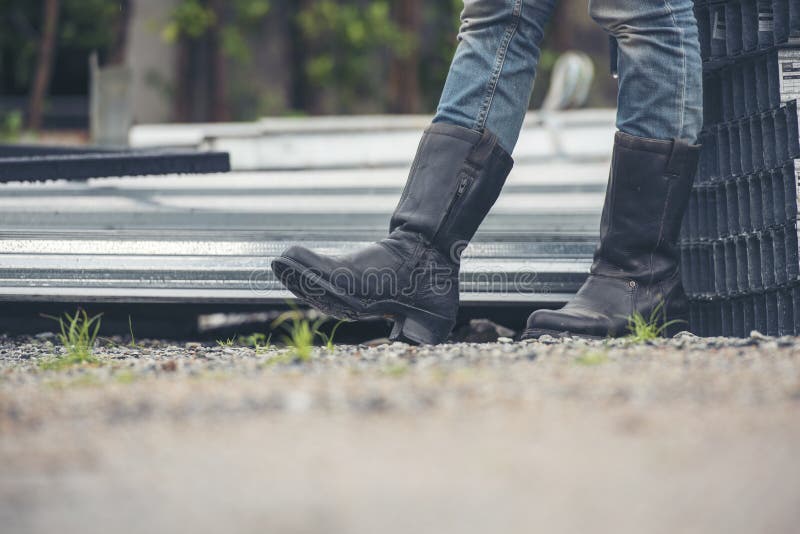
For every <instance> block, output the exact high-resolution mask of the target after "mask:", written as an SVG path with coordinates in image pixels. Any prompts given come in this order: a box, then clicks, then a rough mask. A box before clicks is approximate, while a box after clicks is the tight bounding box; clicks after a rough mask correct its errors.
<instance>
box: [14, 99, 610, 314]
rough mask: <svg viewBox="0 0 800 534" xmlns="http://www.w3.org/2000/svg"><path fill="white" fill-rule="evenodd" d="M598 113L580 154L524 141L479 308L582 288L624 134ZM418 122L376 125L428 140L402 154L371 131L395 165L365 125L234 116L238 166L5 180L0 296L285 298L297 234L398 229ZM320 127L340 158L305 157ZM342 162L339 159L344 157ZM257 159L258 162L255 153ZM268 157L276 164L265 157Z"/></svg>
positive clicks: (304, 238)
mask: <svg viewBox="0 0 800 534" xmlns="http://www.w3.org/2000/svg"><path fill="white" fill-rule="evenodd" d="M587 117H588V118H585V120H584V122H586V121H588V123H589V124H590V125H591V128H588V129H586V128H584V126H585V125H584V126H581V123H580V122H579V121H577V119H571V120H574V121H575V125H573V126H572V127H571V129H572V130H574V131H570V132H566V130H565V132H563V135H561V136H560V139H561V140H569V139H572V141H569V143H568V146H569V150H566V151H564V150H556V148H555V145H554V144H553V143H548V144H546V145H545V144H542V145H540V146H523V145H521V146H520V151H519V152H520V153H521V154H523V156H524V157H522V158H521V159H519V158H518V159H519V162H518V165H517V166H516V167H515V169H514V171H513V172H512V175H511V177H510V178H509V181H508V184H507V187H506V189H505V190H504V193H503V195H502V196H501V199H500V200H499V201H498V203H497V205H496V206H495V208H494V210H493V211H492V213H491V214H490V215H489V217H488V218H487V220H486V223H485V224H484V226H483V227H482V229H481V231H480V232H479V234H478V236H477V237H476V240H475V242H474V243H473V244H472V245H471V246H470V247H469V248H468V249H467V250H466V252H465V255H464V261H463V269H462V289H463V301H464V302H465V303H481V304H487V303H488V304H492V303H495V304H502V303H503V302H509V303H511V302H515V303H556V302H563V301H564V300H566V299H567V298H568V297H569V295H571V294H573V293H574V292H575V291H576V290H577V288H578V287H579V286H580V284H581V283H582V281H583V279H584V278H585V275H586V272H587V271H588V268H589V263H590V259H591V255H592V252H593V249H594V245H595V241H596V234H597V228H598V223H599V215H600V208H601V205H602V200H603V194H604V191H605V183H606V176H607V173H608V159H609V156H610V148H608V147H610V142H611V138H612V134H613V121H610V120H609V116H608V114H604V115H598V114H595V115H592V114H587ZM598 117H600V118H598ZM379 119H380V120H379ZM589 119H591V120H589ZM537 120H538V119H537ZM414 121H416V122H420V123H422V122H424V120H423V119H414V118H405V119H401V120H400V121H399V123H398V124H396V125H394V126H393V125H392V124H393V123H392V122H391V121H389V122H388V123H387V122H386V119H385V118H375V119H374V120H373V123H372V124H371V125H370V124H367V121H366V119H365V120H364V121H363V122H364V123H365V124H366V125H367V126H370V127H377V126H379V125H380V124H383V125H384V129H388V130H394V133H397V131H398V130H399V131H401V133H402V134H403V135H404V136H407V137H409V143H408V144H409V145H411V144H413V145H414V146H413V147H411V148H410V150H406V149H405V148H404V149H402V150H401V149H400V148H398V147H397V146H394V145H395V142H396V141H397V138H396V137H394V136H393V135H390V134H391V132H389V134H387V133H386V132H384V131H373V132H372V133H371V137H373V138H374V139H373V140H372V141H371V143H372V145H374V146H376V147H379V150H378V149H376V150H377V152H373V155H374V154H378V153H382V154H390V153H391V154H394V153H397V154H398V156H397V160H396V161H389V160H386V159H383V160H381V159H380V158H378V159H375V160H373V161H372V162H371V163H370V162H368V163H365V161H364V158H369V157H371V156H370V155H369V154H368V152H369V150H366V151H365V149H364V145H363V140H364V136H363V135H357V134H358V120H354V121H352V122H347V123H343V124H339V125H336V126H338V129H334V124H333V123H332V122H330V121H328V122H325V121H317V122H318V123H319V124H316V125H315V124H314V122H315V121H314V120H311V121H309V124H304V123H303V122H302V121H299V122H298V121H296V120H294V121H292V122H286V123H284V126H285V131H286V135H282V134H281V130H280V128H278V126H275V125H274V124H275V123H272V124H273V125H272V126H270V125H269V124H267V126H266V127H265V128H266V130H267V131H268V133H269V135H267V136H265V135H264V134H263V131H261V132H259V131H257V130H253V131H251V132H249V133H247V132H245V133H246V134H247V135H244V134H242V132H241V130H240V131H233V130H236V128H237V126H236V125H228V126H224V128H228V129H229V131H228V132H227V134H228V135H229V137H230V138H231V139H234V140H233V141H230V140H229V141H226V142H230V145H229V148H232V154H231V156H232V162H233V164H234V172H231V173H228V174H218V175H168V176H153V177H140V178H109V179H96V180H89V181H87V182H85V183H67V182H50V183H38V184H37V183H12V184H6V185H3V186H0V188H1V189H2V193H3V194H2V195H0V229H2V230H0V300H6V301H25V300H28V301H36V300H51V301H92V300H99V301H108V302H111V301H116V302H119V301H122V302H226V303H260V302H263V303H270V302H282V301H284V300H285V299H287V298H289V297H290V295H289V294H288V293H287V292H285V291H284V290H283V289H282V288H281V287H280V286H279V284H278V283H277V281H276V280H275V279H274V277H273V276H272V273H271V271H270V270H269V263H270V261H271V259H272V257H274V256H275V255H277V254H279V253H280V251H282V250H283V249H284V248H285V247H287V246H288V245H289V244H295V243H302V244H304V245H306V246H309V247H312V248H314V249H316V250H320V251H322V252H325V253H331V254H337V253H341V252H344V251H347V250H352V249H355V248H358V247H360V246H363V245H364V244H366V243H369V242H371V241H374V240H377V239H380V238H381V237H382V236H383V235H385V233H386V232H387V229H388V228H387V227H388V220H389V215H390V213H391V211H392V210H393V208H394V206H395V203H396V202H397V198H398V196H399V194H400V191H401V188H402V186H403V184H404V183H405V179H406V172H407V171H406V169H405V165H406V164H407V161H406V160H410V158H411V157H412V156H413V152H414V150H415V148H416V142H417V141H418V140H419V136H420V131H419V130H418V129H417V130H414V132H413V134H412V133H411V132H410V129H411V128H412V127H416V126H418V125H417V124H416V123H415V122H414ZM278 122H280V121H278ZM290 124H291V126H289V125H290ZM540 124H541V121H539V122H536V121H533V120H532V119H529V126H528V127H527V129H526V133H525V134H524V135H523V141H522V142H521V143H524V142H525V139H528V140H529V141H528V142H531V141H530V140H537V139H540V140H541V139H546V138H548V136H549V135H550V134H549V133H548V132H547V131H545V130H544V129H542V128H541V126H540ZM251 126H252V125H251ZM262 127H263V125H262ZM315 127H316V128H318V130H315V131H313V132H312V133H311V134H309V133H308V130H314V128H315ZM187 128H188V127H187ZM224 128H222V129H224ZM348 128H349V129H351V130H352V131H351V132H350V133H346V132H345V133H344V134H343V133H342V129H344V130H347V129H348ZM582 128H583V130H582ZM167 129H169V128H168V127H167ZM263 129H264V128H262V130H263ZM404 129H408V130H409V132H405V131H403V130H404ZM600 129H602V130H603V132H602V135H601V134H600ZM528 130H532V131H528ZM194 133H195V134H196V133H197V132H194ZM200 133H201V134H202V132H200ZM223 133H225V132H223ZM186 134H187V131H184V132H183V135H184V136H185V137H186ZM233 134H236V135H233ZM240 134H241V135H240ZM248 135H249V136H250V137H248ZM287 136H289V138H290V139H289V144H288V145H285V147H289V148H286V150H287V151H288V152H286V154H289V152H292V151H294V152H293V154H294V155H292V156H291V157H292V158H295V159H294V160H292V161H293V163H291V164H289V163H287V161H289V159H291V158H290V157H289V155H287V156H286V158H285V159H281V157H280V153H281V152H280V151H279V150H278V148H276V147H279V146H280V143H278V144H275V145H274V146H272V148H269V150H267V149H265V148H264V147H265V146H267V147H269V146H270V145H269V143H276V142H277V141H275V139H277V138H283V139H284V141H286V138H287ZM303 136H305V137H303ZM309 136H310V137H314V139H315V141H314V143H316V145H313V146H317V147H319V148H320V150H322V147H326V146H327V147H328V152H329V155H330V158H329V161H328V163H327V164H325V162H324V161H322V160H320V159H316V158H318V157H321V153H319V154H313V155H312V154H310V153H306V156H307V157H306V158H305V159H302V158H300V156H302V154H301V152H302V148H303V147H304V146H312V145H311V144H309V143H308V142H307V141H308V137H309ZM412 136H413V137H415V138H416V139H415V140H414V141H413V143H411V141H410V139H411V137H412ZM526 136H527V137H526ZM201 137H202V138H203V139H205V140H204V141H203V142H208V139H206V136H205V135H202V136H201ZM264 139H268V141H265V140H264ZM269 139H272V140H271V141H270V140H269ZM589 139H592V140H593V142H589ZM579 140H580V142H578V141H579ZM240 141H241V142H240ZM264 143H266V144H264ZM605 144H608V147H605ZM220 148H222V147H221V146H220ZM390 149H391V150H390ZM270 151H272V152H270ZM381 151H383V152H381ZM572 153H574V154H577V155H576V156H574V157H573V156H570V155H569V154H572ZM269 154H271V155H269ZM526 154H527V155H526ZM267 155H269V156H268V157H267ZM334 157H338V158H339V160H338V161H339V163H336V164H332V163H331V161H332V160H333V158H334ZM298 158H300V159H298ZM348 158H349V159H348ZM401 160H402V161H401ZM246 161H251V162H256V163H257V164H254V165H249V164H248V165H244V164H241V162H246ZM237 162H239V164H238V165H237ZM264 162H266V164H265V163H264ZM297 162H300V164H298V163H297ZM342 162H344V163H342ZM349 165H352V166H353V168H341V167H342V166H344V167H347V166H349ZM365 165H376V166H375V167H367V166H365ZM265 166H266V167H271V168H270V169H263V168H260V167H265ZM292 169H294V170H292Z"/></svg>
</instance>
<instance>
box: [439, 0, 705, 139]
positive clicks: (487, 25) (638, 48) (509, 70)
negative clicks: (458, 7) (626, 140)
mask: <svg viewBox="0 0 800 534" xmlns="http://www.w3.org/2000/svg"><path fill="white" fill-rule="evenodd" d="M555 2H556V0H464V11H463V12H462V14H461V21H462V25H461V30H460V31H459V34H458V39H459V45H458V49H457V50H456V54H455V58H454V59H453V63H452V66H451V67H450V74H449V75H448V77H447V82H446V83H445V87H444V91H443V92H442V97H441V100H440V102H439V108H438V110H437V113H436V117H435V118H434V122H448V123H451V124H455V125H458V126H463V127H465V128H471V129H473V130H477V131H483V130H484V129H489V130H490V131H492V132H494V133H495V134H497V136H498V138H499V142H500V144H501V145H502V146H503V148H505V149H506V150H507V151H508V152H509V153H511V152H512V151H513V149H514V146H515V145H516V143H517V139H518V137H519V131H520V129H521V128H522V122H523V119H524V118H525V112H526V111H527V109H528V105H529V102H530V96H531V91H532V90H533V81H534V78H535V77H536V65H537V63H538V60H539V43H540V42H541V40H542V36H543V33H544V26H545V24H547V21H548V19H549V18H550V13H551V12H552V11H553V7H554V5H555ZM692 6H693V2H692V0H589V13H590V15H591V17H592V18H593V19H594V20H595V21H596V22H597V23H598V24H600V25H601V26H602V27H603V29H604V30H605V31H606V32H608V33H609V34H610V35H611V36H613V37H614V38H615V39H616V41H617V44H618V46H619V55H618V65H617V66H618V70H619V95H618V102H617V128H618V129H619V130H620V131H622V132H625V133H627V134H630V135H636V136H639V137H648V138H652V139H673V138H680V139H685V140H687V141H689V142H690V143H695V142H696V141H697V135H698V133H699V132H700V128H701V127H702V120H703V119H702V101H703V96H702V66H701V60H700V44H699V41H698V36H697V21H696V20H695V17H694V12H693V10H692Z"/></svg>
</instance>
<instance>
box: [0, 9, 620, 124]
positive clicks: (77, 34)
mask: <svg viewBox="0 0 800 534" xmlns="http://www.w3.org/2000/svg"><path fill="white" fill-rule="evenodd" d="M153 2H154V0H0V24H2V27H3V32H0V79H1V80H2V81H0V115H2V116H0V123H2V124H8V125H10V126H15V125H17V124H19V123H20V121H19V120H17V118H18V116H19V114H20V113H23V114H24V115H23V116H24V121H22V122H23V123H24V124H28V125H29V126H32V127H34V128H37V127H38V126H39V125H41V124H42V116H43V115H44V116H45V119H46V120H45V125H46V126H47V125H49V126H56V127H58V126H62V125H61V124H59V123H58V122H57V121H54V120H53V118H52V117H49V118H48V114H50V115H52V112H51V111H50V110H51V107H50V106H49V105H48V104H52V103H53V102H55V101H56V100H57V98H61V99H62V100H63V99H64V98H65V97H67V96H76V97H79V96H81V95H83V96H84V97H85V95H86V94H87V93H88V61H87V59H88V56H89V54H90V53H91V52H93V51H97V52H98V53H99V56H100V60H101V64H106V65H107V64H124V63H126V62H130V61H131V57H130V56H131V53H130V50H128V46H127V44H128V35H129V26H130V25H131V20H132V18H133V17H135V16H139V17H143V16H150V15H149V14H148V13H149V11H148V10H153V5H154V3H153ZM161 5H162V6H166V7H164V8H162V11H164V9H166V11H164V12H165V13H166V17H165V18H163V19H160V21H157V22H155V23H153V24H151V26H152V27H151V29H150V30H149V31H150V32H151V38H152V39H156V40H158V41H159V42H161V43H162V44H163V45H164V46H167V47H169V48H170V50H172V52H171V54H170V57H173V56H174V64H173V65H172V67H171V68H169V69H167V74H168V76H166V79H159V80H155V77H153V79H154V80H153V83H156V82H158V83H159V84H160V85H161V86H163V90H162V91H161V92H162V93H163V98H165V99H168V100H169V101H170V106H169V108H170V109H171V110H172V117H169V118H171V119H173V120H178V121H223V120H253V119H256V118H258V117H260V116H264V115H289V114H293V115H297V114H301V115H302V114H336V113H431V112H433V111H434V110H435V106H436V103H437V100H438V97H439V92H440V91H441V88H442V85H443V83H444V79H445V77H446V75H447V70H448V67H449V64H450V60H451V58H452V55H453V52H454V50H455V47H456V45H457V42H456V38H455V37H456V33H457V30H458V26H459V13H460V11H461V9H462V7H463V3H462V0H437V1H436V2H430V1H428V2H426V1H424V0H161ZM137 10H138V11H139V13H137ZM144 12H147V13H144ZM553 19H554V20H553V22H552V24H550V28H549V30H548V33H547V35H546V37H545V41H544V43H543V47H542V48H543V52H542V57H541V60H540V69H539V76H538V80H537V87H536V90H535V91H534V95H533V99H532V103H533V105H534V106H536V105H538V104H539V103H540V102H541V99H542V97H543V95H544V92H545V90H546V87H547V83H548V81H549V75H550V71H551V69H552V66H553V64H554V62H555V59H556V58H557V55H558V53H559V52H562V51H565V50H568V49H579V50H583V51H585V52H587V53H588V54H589V55H590V56H591V57H592V58H593V60H594V61H595V63H596V67H597V72H598V76H597V80H596V82H595V86H596V87H595V90H594V91H593V93H592V100H591V102H590V104H591V105H595V106H610V105H614V96H615V91H616V88H615V84H614V82H613V81H612V80H611V79H610V78H609V77H608V76H605V75H604V74H605V73H606V72H607V63H608V59H607V40H606V37H605V35H604V34H603V32H602V31H601V30H600V29H599V28H597V26H596V25H595V24H594V23H593V22H592V21H591V20H590V19H589V17H588V14H587V6H586V0H561V1H560V2H559V4H558V7H557V10H556V13H555V14H554V16H553ZM150 22H151V21H148V24H150ZM134 75H139V73H134ZM162 78H164V77H163V76H162ZM48 95H49V97H48ZM56 97H57V98H56ZM59 102H61V101H59ZM9 114H13V116H12V120H9V121H6V122H4V117H6V116H9ZM70 124H71V123H70ZM76 124H78V123H76Z"/></svg>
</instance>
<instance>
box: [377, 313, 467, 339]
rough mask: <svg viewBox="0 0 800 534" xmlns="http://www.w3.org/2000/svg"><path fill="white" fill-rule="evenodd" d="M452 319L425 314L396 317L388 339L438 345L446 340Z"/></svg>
mask: <svg viewBox="0 0 800 534" xmlns="http://www.w3.org/2000/svg"><path fill="white" fill-rule="evenodd" d="M452 328H453V321H448V320H446V319H442V318H441V317H438V316H434V315H430V314H425V315H424V316H421V315H420V316H418V317H415V316H410V315H407V316H405V317H402V316H401V317H398V318H397V320H396V321H395V323H394V328H392V333H391V335H390V336H389V339H391V340H392V341H402V342H404V343H412V344H414V345H438V344H439V343H442V342H444V341H446V340H447V336H448V335H450V330H452Z"/></svg>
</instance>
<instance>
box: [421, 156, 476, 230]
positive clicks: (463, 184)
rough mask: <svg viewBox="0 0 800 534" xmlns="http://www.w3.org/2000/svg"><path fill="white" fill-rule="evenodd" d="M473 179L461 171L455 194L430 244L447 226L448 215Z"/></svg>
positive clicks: (467, 173)
mask: <svg viewBox="0 0 800 534" xmlns="http://www.w3.org/2000/svg"><path fill="white" fill-rule="evenodd" d="M474 180H475V178H474V177H473V176H472V175H471V174H470V173H469V172H467V171H465V170H462V171H461V173H460V178H459V180H458V187H457V188H456V193H455V195H453V198H452V199H450V203H449V204H448V205H447V210H446V211H445V212H444V217H442V221H441V222H440V223H439V227H438V228H437V229H436V232H435V233H434V234H433V239H432V240H431V241H432V242H436V239H437V238H438V237H439V233H440V232H441V231H442V228H444V227H445V225H446V224H447V221H448V219H450V215H451V214H452V212H453V208H455V206H456V204H457V203H458V201H459V200H460V199H461V198H462V197H463V196H464V193H466V192H467V190H469V186H470V185H472V182H473V181H474Z"/></svg>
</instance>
